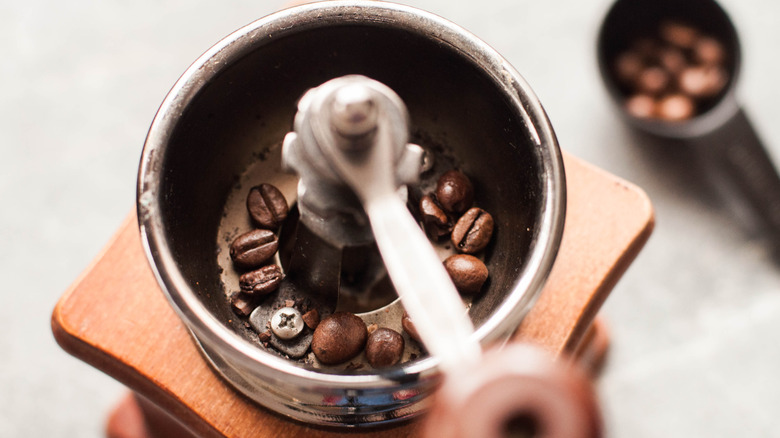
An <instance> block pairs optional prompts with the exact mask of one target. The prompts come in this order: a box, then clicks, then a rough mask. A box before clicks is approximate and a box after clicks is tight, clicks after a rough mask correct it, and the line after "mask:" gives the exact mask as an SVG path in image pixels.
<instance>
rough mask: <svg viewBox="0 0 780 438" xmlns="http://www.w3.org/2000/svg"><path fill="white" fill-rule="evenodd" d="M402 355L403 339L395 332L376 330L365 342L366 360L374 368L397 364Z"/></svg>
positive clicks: (382, 329)
mask: <svg viewBox="0 0 780 438" xmlns="http://www.w3.org/2000/svg"><path fill="white" fill-rule="evenodd" d="M403 353H404V337H403V336H401V334H400V333H398V332H397V331H395V330H392V329H389V328H385V327H382V328H378V329H376V330H374V332H373V333H371V336H369V337H368V341H367V342H366V360H368V363H369V364H371V366H372V367H374V368H384V367H389V366H393V365H395V364H397V363H398V362H399V361H400V360H401V356H402V355H403Z"/></svg>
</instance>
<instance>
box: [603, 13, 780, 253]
mask: <svg viewBox="0 0 780 438" xmlns="http://www.w3.org/2000/svg"><path fill="white" fill-rule="evenodd" d="M597 48H598V52H597V53H598V57H599V67H600V70H601V73H602V75H601V76H602V78H603V79H604V83H605V85H606V86H607V90H608V91H609V92H610V95H611V96H612V98H613V99H614V101H615V103H616V104H617V106H618V108H619V109H620V114H621V115H623V116H625V117H624V118H625V120H626V121H627V122H629V124H630V125H631V126H633V127H634V128H636V129H637V130H638V131H640V132H642V133H646V134H651V138H649V139H648V140H649V141H647V142H646V143H647V144H648V146H653V145H654V144H659V145H660V144H662V143H667V144H668V145H669V146H673V147H677V148H685V149H686V150H685V153H686V154H687V158H686V159H687V160H688V162H686V163H683V164H682V167H681V168H684V169H686V171H689V170H691V171H694V170H695V171H698V173H700V174H701V178H702V179H704V180H717V186H716V188H717V189H718V190H719V191H720V192H721V195H722V196H723V198H724V203H725V204H727V205H729V206H736V208H735V210H738V212H735V219H736V218H739V222H740V223H742V224H745V223H746V222H750V223H751V224H752V225H750V227H751V228H754V229H751V230H749V231H750V232H751V233H756V232H758V233H764V234H766V235H767V237H768V239H767V240H768V241H769V243H770V244H771V245H773V246H774V247H777V246H778V242H780V215H778V214H777V211H778V208H779V206H780V175H778V172H777V168H776V166H775V165H774V163H773V159H772V157H771V155H770V154H769V153H768V152H767V150H766V148H765V147H764V145H763V143H762V140H761V139H760V137H759V135H758V133H757V132H756V130H755V129H754V127H753V125H752V123H751V122H750V120H749V118H748V116H747V114H746V113H745V111H744V110H743V109H742V107H741V105H740V103H739V102H738V100H737V96H736V88H737V79H738V76H739V71H740V66H741V58H742V51H741V47H740V42H739V38H738V35H737V29H736V28H735V26H734V22H733V21H732V20H731V19H730V17H729V16H728V14H727V13H726V11H725V10H724V9H723V8H722V7H721V6H720V5H719V4H718V3H717V2H716V1H714V0H687V1H679V0H617V1H616V2H615V3H614V4H613V5H612V7H611V8H610V10H609V11H608V13H607V15H606V17H605V19H604V22H603V23H602V26H601V29H600V32H599V37H598V41H597ZM640 138H641V137H640ZM643 140H644V139H643ZM656 140H658V141H657V142H656ZM746 216H747V217H749V220H747V221H746V220H744V218H745V217H746Z"/></svg>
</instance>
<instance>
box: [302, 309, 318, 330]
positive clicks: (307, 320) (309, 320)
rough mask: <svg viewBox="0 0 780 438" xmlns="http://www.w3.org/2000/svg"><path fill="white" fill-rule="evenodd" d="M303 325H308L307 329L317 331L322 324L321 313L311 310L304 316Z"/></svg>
mask: <svg viewBox="0 0 780 438" xmlns="http://www.w3.org/2000/svg"><path fill="white" fill-rule="evenodd" d="M302 318H303V323H304V324H306V327H308V328H310V329H312V330H313V329H316V328H317V326H318V325H319V324H320V312H318V311H317V309H311V310H309V311H308V312H306V313H304V314H303V316H302Z"/></svg>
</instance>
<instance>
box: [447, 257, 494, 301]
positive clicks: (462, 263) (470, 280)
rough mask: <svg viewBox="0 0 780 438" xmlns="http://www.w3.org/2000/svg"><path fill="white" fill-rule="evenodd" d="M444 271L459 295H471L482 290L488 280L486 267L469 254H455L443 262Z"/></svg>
mask: <svg viewBox="0 0 780 438" xmlns="http://www.w3.org/2000/svg"><path fill="white" fill-rule="evenodd" d="M444 269H446V270H447V273H448V274H450V278H452V282H453V283H454V284H455V287H456V288H457V289H458V291H460V292H461V293H464V294H468V295H473V294H476V293H478V292H479V291H480V290H481V289H482V285H483V284H485V280H487V278H488V269H487V266H485V264H484V263H483V262H482V260H480V259H478V258H476V257H474V256H472V255H469V254H455V255H452V256H449V257H447V259H446V260H444Z"/></svg>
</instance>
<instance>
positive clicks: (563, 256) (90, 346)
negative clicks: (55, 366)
mask: <svg viewBox="0 0 780 438" xmlns="http://www.w3.org/2000/svg"><path fill="white" fill-rule="evenodd" d="M564 162H565V168H566V176H567V190H568V201H567V217H566V225H565V228H564V234H563V241H562V244H561V248H560V251H559V254H558V257H557V259H556V262H555V265H554V267H553V270H552V272H551V274H550V277H549V279H548V281H547V283H546V285H545V288H544V290H543V291H542V294H541V295H540V297H539V300H538V301H537V303H536V305H535V306H534V308H533V309H532V310H531V312H530V313H529V314H528V316H527V317H526V318H525V320H524V321H523V323H522V324H521V326H520V327H519V329H518V332H517V333H516V335H515V337H514V339H516V340H522V341H527V342H533V343H536V344H539V345H542V346H543V347H545V348H546V349H548V350H549V351H551V352H553V353H555V354H556V355H560V354H562V353H564V352H571V351H573V349H574V348H575V347H576V346H577V343H578V342H579V341H580V339H581V338H582V336H583V335H584V333H585V331H586V330H587V328H588V326H589V324H590V323H591V321H592V320H593V318H594V316H595V315H596V313H597V312H598V310H599V308H600V306H601V305H602V303H603V302H604V300H605V299H606V297H607V296H608V294H609V292H610V291H611V289H612V287H613V286H614V285H615V283H616V282H617V280H618V279H619V278H620V276H621V275H622V274H623V272H625V270H626V269H627V268H628V266H629V265H630V263H631V262H632V261H633V259H634V257H635V256H636V255H637V254H638V252H639V250H640V249H641V247H642V246H643V245H644V243H645V241H646V240H647V238H648V237H649V236H650V233H651V231H652V228H653V210H652V206H651V204H650V201H649V200H648V198H647V196H646V195H645V194H644V192H642V191H641V190H640V189H638V188H637V187H635V186H633V185H631V184H629V183H627V182H625V181H623V180H620V179H618V178H616V177H614V176H612V175H610V174H608V173H606V172H603V171H601V170H599V169H597V168H595V167H593V166H591V165H589V164H586V163H584V162H582V161H581V160H579V159H576V158H574V157H572V156H569V155H565V156H564ZM52 329H53V332H54V336H55V338H56V339H57V342H59V344H60V345H61V346H62V348H64V349H65V350H66V351H68V352H69V353H71V354H73V355H74V356H76V357H78V358H80V359H82V360H84V361H85V362H87V363H89V364H91V365H92V366H94V367H96V368H98V369H100V370H102V371H103V372H105V373H107V374H109V375H111V376H113V377H114V378H116V379H117V380H119V381H120V382H122V383H124V384H125V385H127V386H128V387H129V388H130V389H132V390H133V391H136V392H137V393H138V394H140V395H142V396H143V397H144V398H145V399H147V400H149V401H151V402H153V403H154V404H156V405H158V406H159V407H161V408H162V409H163V410H165V411H167V412H168V413H170V414H171V415H172V416H173V417H175V418H177V419H178V420H179V421H181V422H182V423H183V424H184V425H186V426H187V427H188V428H189V429H190V430H192V431H193V432H195V433H196V434H197V435H199V436H228V437H236V438H238V437H250V436H251V437H296V436H307V437H315V438H316V437H338V436H342V435H343V431H337V430H323V429H314V428H311V427H310V426H308V425H304V424H301V423H297V422H294V421H291V420H289V419H286V418H283V417H281V416H278V415H276V414H274V413H272V412H270V411H268V410H266V409H264V408H262V407H259V406H257V405H256V404H254V403H253V402H251V401H250V400H248V399H247V398H245V397H244V396H242V395H240V394H239V393H237V392H236V391H234V390H233V389H232V388H230V387H229V386H227V385H226V384H225V383H224V382H223V381H222V380H221V379H220V378H219V377H217V375H216V374H214V373H213V372H212V370H211V368H209V366H208V365H207V363H206V362H205V361H204V359H203V358H202V357H201V355H200V353H199V350H198V349H197V348H196V347H195V345H194V344H193V342H192V339H191V338H190V335H189V332H188V330H187V329H186V328H185V326H184V325H183V323H182V322H181V321H180V320H179V319H178V317H177V316H176V314H175V313H174V311H173V310H172V308H171V307H170V306H169V305H168V302H167V301H166V299H165V297H164V296H163V293H162V291H161V290H160V288H159V286H158V285H157V282H156V280H155V278H154V276H153V274H152V271H151V269H150V268H149V265H148V262H147V260H146V257H145V255H144V252H143V248H142V245H141V241H140V235H139V232H138V227H137V224H136V218H135V214H130V215H129V216H128V217H127V219H126V220H125V221H124V223H123V224H122V225H121V227H120V228H119V230H118V231H117V233H116V235H115V236H114V237H113V238H112V239H111V241H110V242H108V244H107V246H106V247H105V249H104V250H103V252H102V253H101V254H100V255H99V256H98V257H97V258H96V259H95V260H94V262H93V263H92V264H91V265H90V266H89V267H88V268H87V269H86V270H85V271H84V273H83V274H82V275H81V276H80V277H79V278H78V279H77V280H76V281H75V282H74V283H73V285H72V286H71V287H70V288H69V289H68V291H67V292H66V293H65V294H64V295H63V297H62V298H61V299H60V301H59V303H58V304H57V306H56V308H55V310H54V313H53V315H52ZM418 429H419V427H418V422H409V423H405V424H402V425H400V426H396V427H392V428H388V429H383V430H379V431H377V430H370V431H356V432H354V433H351V434H350V435H361V436H362V435H365V436H369V435H370V436H375V437H399V438H400V437H412V436H417V435H418V432H419V430H418Z"/></svg>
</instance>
